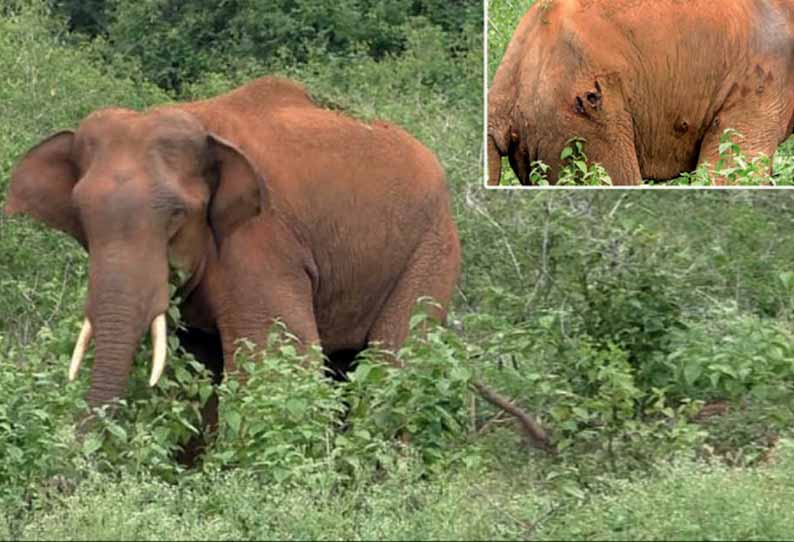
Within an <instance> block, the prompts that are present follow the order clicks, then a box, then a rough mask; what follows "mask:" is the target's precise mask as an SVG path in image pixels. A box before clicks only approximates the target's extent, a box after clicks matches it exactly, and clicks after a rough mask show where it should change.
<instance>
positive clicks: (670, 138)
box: [488, 0, 794, 185]
mask: <svg viewBox="0 0 794 542" xmlns="http://www.w3.org/2000/svg"><path fill="white" fill-rule="evenodd" d="M727 128H733V129H735V130H737V131H738V132H740V133H741V134H742V135H743V136H744V139H743V140H742V141H741V146H742V149H743V151H744V152H745V153H746V154H747V155H748V156H751V157H754V156H758V155H760V154H761V153H763V154H765V155H767V156H770V157H771V156H772V155H773V154H774V152H775V151H776V149H777V147H778V145H779V144H780V143H781V142H782V141H784V140H785V139H786V138H787V137H788V136H789V135H790V134H791V133H792V129H794V3H793V2H791V1H790V0H720V1H719V2H714V1H713V0H687V1H681V0H547V1H543V2H537V3H536V4H535V5H534V6H533V7H532V8H531V9H530V10H529V12H528V13H527V14H526V15H525V16H524V18H523V19H522V21H521V23H520V24H519V26H518V28H517V30H516V31H515V34H514V35H513V38H512V40H511V42H510V44H509V46H508V48H507V52H506V54H505V56H504V59H503V60H502V63H501V65H500V66H499V69H498V71H497V72H496V75H495V77H494V81H493V85H492V87H491V90H490V93H489V99H488V163H489V167H488V169H489V179H488V184H489V185H498V184H499V182H500V178H501V168H502V160H501V158H502V157H503V156H508V157H509V159H510V164H511V166H512V168H513V170H514V171H515V172H516V175H517V176H518V179H519V181H520V182H521V183H522V184H526V183H527V182H528V180H529V175H530V171H531V167H532V163H533V162H535V161H537V160H540V161H543V162H545V163H547V164H548V165H549V166H551V167H550V175H549V178H550V180H551V181H552V182H554V181H556V179H557V176H558V173H559V170H560V166H561V160H560V154H561V151H562V150H563V149H564V148H565V145H566V142H567V141H569V140H570V139H571V138H573V137H582V138H584V139H585V140H586V146H585V152H586V153H587V155H588V157H589V158H590V159H591V160H592V161H594V162H599V163H601V164H602V165H603V166H604V168H605V169H606V170H607V172H608V173H609V174H610V176H611V178H612V181H613V183H614V184H615V185H636V184H640V183H641V182H642V179H651V180H658V181H664V180H670V179H673V178H676V177H678V176H679V175H680V174H681V173H682V172H687V171H692V170H694V169H695V168H696V167H697V166H698V165H699V164H702V163H709V164H711V165H712V166H714V165H716V163H717V161H718V159H719V142H720V137H721V136H722V134H723V132H724V130H725V129H727Z"/></svg>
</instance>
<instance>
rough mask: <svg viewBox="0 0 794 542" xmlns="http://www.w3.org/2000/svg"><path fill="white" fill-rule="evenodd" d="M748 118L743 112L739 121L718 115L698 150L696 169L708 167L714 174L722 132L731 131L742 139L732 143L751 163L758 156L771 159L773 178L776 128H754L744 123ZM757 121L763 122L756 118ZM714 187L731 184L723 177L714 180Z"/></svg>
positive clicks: (779, 135)
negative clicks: (729, 129)
mask: <svg viewBox="0 0 794 542" xmlns="http://www.w3.org/2000/svg"><path fill="white" fill-rule="evenodd" d="M744 118H747V112H746V111H744V112H742V118H737V119H734V118H731V117H730V116H729V115H727V114H723V115H721V116H720V117H719V118H718V119H717V120H715V121H714V123H713V124H712V126H711V127H710V128H709V129H708V131H707V132H706V135H705V136H704V137H703V142H702V144H701V146H700V155H699V157H698V166H699V167H700V166H707V167H708V168H709V171H712V172H713V171H714V168H716V166H717V164H718V163H719V161H720V159H721V157H720V151H719V149H720V142H721V139H722V137H723V134H724V133H725V129H726V128H728V127H730V128H733V129H734V130H736V131H737V132H739V134H741V136H742V137H741V138H739V137H734V138H733V142H734V143H736V144H737V145H739V147H740V148H741V151H742V154H744V156H745V157H746V158H749V159H750V160H752V159H754V158H757V157H759V156H761V155H762V154H763V155H766V156H768V157H769V158H770V165H769V171H768V174H769V175H771V174H772V164H771V159H772V157H774V155H775V152H777V148H778V145H779V142H780V140H781V134H780V129H779V127H777V126H774V127H771V128H768V127H767V125H765V124H764V123H761V124H756V125H754V124H753V123H752V122H747V121H745V120H744ZM757 118H763V116H761V115H760V114H759V116H758V117H757ZM732 165H733V160H731V159H729V163H727V164H725V166H729V167H730V166H732ZM713 183H714V184H715V185H727V184H729V183H730V181H729V180H728V179H726V178H724V177H716V176H714V178H713Z"/></svg>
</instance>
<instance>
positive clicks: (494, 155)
mask: <svg viewBox="0 0 794 542" xmlns="http://www.w3.org/2000/svg"><path fill="white" fill-rule="evenodd" d="M502 156H503V154H502V153H501V152H500V151H499V147H498V146H497V145H496V141H495V140H494V138H493V136H488V186H499V183H500V182H501V180H502Z"/></svg>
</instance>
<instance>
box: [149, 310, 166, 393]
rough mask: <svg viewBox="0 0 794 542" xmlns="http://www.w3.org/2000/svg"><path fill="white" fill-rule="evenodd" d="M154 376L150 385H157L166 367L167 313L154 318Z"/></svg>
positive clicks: (150, 379) (152, 329)
mask: <svg viewBox="0 0 794 542" xmlns="http://www.w3.org/2000/svg"><path fill="white" fill-rule="evenodd" d="M151 334H152V376H151V377H150V378H149V386H155V385H156V384H157V382H158V381H159V380H160V377H161V376H163V370H164V369H165V352H166V344H167V343H166V337H165V314H161V315H159V316H158V317H157V318H155V319H154V320H152V328H151Z"/></svg>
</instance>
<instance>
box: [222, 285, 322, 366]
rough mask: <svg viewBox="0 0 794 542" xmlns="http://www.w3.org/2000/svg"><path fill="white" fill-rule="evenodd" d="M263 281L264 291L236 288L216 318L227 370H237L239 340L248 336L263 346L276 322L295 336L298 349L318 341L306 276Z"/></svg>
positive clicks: (258, 345)
mask: <svg viewBox="0 0 794 542" xmlns="http://www.w3.org/2000/svg"><path fill="white" fill-rule="evenodd" d="M265 284H267V285H268V286H267V287H266V291H265V288H263V287H260V288H258V290H259V291H257V288H256V287H254V286H251V287H250V288H240V289H238V290H236V291H235V292H234V295H231V296H229V298H228V305H227V306H226V308H225V310H223V311H222V316H220V317H219V319H218V327H219V329H220V333H221V339H222V343H223V360H224V371H225V372H226V373H227V374H228V373H230V372H234V371H235V370H236V363H235V353H236V352H237V350H238V349H239V348H240V341H241V340H243V339H245V340H248V341H250V342H251V343H253V344H254V347H255V349H256V350H260V351H261V350H264V349H265V348H266V346H267V341H268V336H269V334H270V333H271V331H272V330H273V326H274V324H275V323H276V322H279V323H280V324H282V325H283V326H284V327H285V328H286V331H287V332H288V333H289V334H291V335H292V336H294V337H295V338H296V339H297V343H298V347H299V348H300V349H306V348H308V347H309V346H311V345H313V344H319V342H320V337H319V332H318V330H317V322H316V320H315V315H314V304H313V291H312V285H311V281H310V280H309V277H303V278H302V279H298V278H297V277H295V276H294V275H288V276H286V277H275V278H270V279H269V280H267V281H266V283H265Z"/></svg>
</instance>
